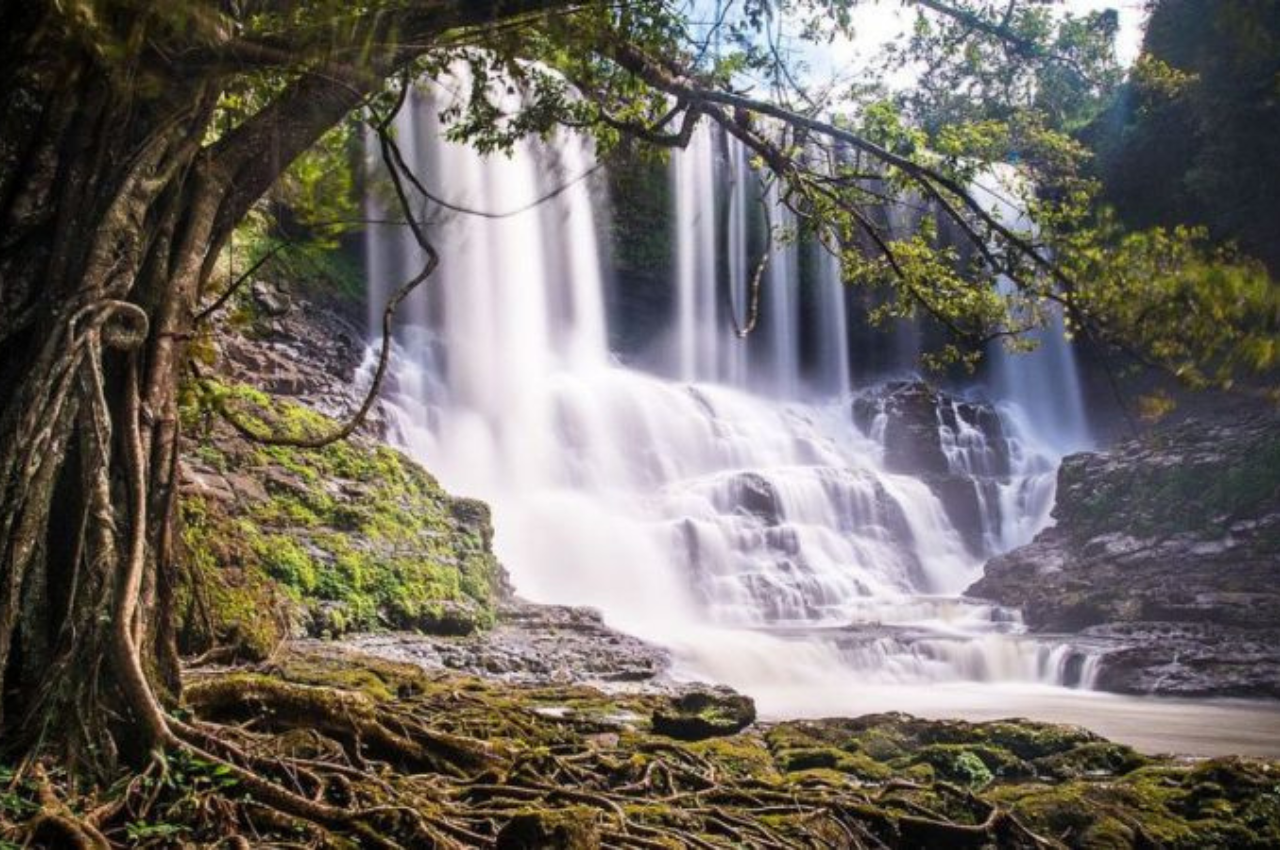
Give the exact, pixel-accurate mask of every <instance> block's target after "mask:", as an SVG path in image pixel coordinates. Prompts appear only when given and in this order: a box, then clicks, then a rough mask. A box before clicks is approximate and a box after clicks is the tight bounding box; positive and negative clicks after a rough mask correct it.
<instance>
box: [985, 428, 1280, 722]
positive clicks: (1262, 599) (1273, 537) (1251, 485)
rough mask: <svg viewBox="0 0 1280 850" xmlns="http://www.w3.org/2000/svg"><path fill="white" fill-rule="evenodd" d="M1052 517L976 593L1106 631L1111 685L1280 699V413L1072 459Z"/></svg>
mask: <svg viewBox="0 0 1280 850" xmlns="http://www.w3.org/2000/svg"><path fill="white" fill-rule="evenodd" d="M1054 518H1055V519H1056V521H1057V522H1056V525H1055V526H1053V527H1051V528H1049V529H1046V530H1045V531H1044V532H1042V533H1041V534H1040V535H1039V536H1038V537H1037V538H1036V539H1035V540H1034V541H1033V542H1032V543H1031V544H1030V545H1028V546H1025V547H1022V548H1020V549H1016V550H1014V551H1012V552H1009V553H1007V554H1005V555H1003V556H1001V557H998V558H995V559H993V560H991V561H990V562H989V563H988V564H987V566H986V569H985V575H984V577H983V578H982V579H981V580H980V581H978V582H977V583H976V584H974V585H973V586H972V587H971V588H969V590H968V593H969V595H971V596H977V597H981V598H985V599H991V600H994V601H997V602H999V603H1001V604H1004V605H1011V606H1016V607H1019V608H1021V609H1022V611H1023V616H1024V618H1025V620H1026V622H1027V623H1028V625H1030V626H1031V627H1032V628H1033V629H1035V630H1038V631H1049V632H1077V633H1082V634H1084V635H1087V636H1092V637H1095V638H1097V639H1098V640H1099V642H1100V644H1102V645H1103V646H1105V647H1108V650H1107V653H1106V655H1105V656H1104V658H1103V661H1102V666H1101V670H1100V673H1099V678H1098V685H1099V687H1102V688H1105V689H1108V690H1118V691H1128V692H1160V693H1171V694H1184V695H1193V694H1196V695H1199V694H1236V695H1255V694H1258V695H1269V696H1278V697H1280V418H1278V417H1277V416H1275V415H1273V414H1255V415H1253V416H1250V417H1245V418H1242V419H1240V420H1237V421H1234V422H1230V423H1219V424H1207V423H1203V422H1199V423H1197V422H1188V423H1184V424H1182V425H1179V426H1177V427H1174V428H1170V429H1167V430H1163V431H1157V432H1155V433H1152V434H1150V435H1147V436H1144V437H1142V438H1139V439H1133V440H1129V441H1126V442H1123V443H1120V444H1119V445H1117V446H1116V447H1115V448H1113V449H1112V450H1111V451H1109V452H1106V453H1104V454H1078V455H1073V456H1071V457H1069V458H1067V459H1066V460H1065V461H1064V462H1063V464H1062V467H1061V470H1060V471H1059V475H1058V496H1057V507H1056V508H1055V510H1054Z"/></svg>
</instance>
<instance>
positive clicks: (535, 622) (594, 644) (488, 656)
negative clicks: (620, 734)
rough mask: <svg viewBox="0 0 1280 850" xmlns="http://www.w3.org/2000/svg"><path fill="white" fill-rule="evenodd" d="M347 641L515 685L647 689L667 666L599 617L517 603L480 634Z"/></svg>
mask: <svg viewBox="0 0 1280 850" xmlns="http://www.w3.org/2000/svg"><path fill="white" fill-rule="evenodd" d="M348 643H349V645H351V646H352V647H354V648H356V649H359V650H360V651H362V652H368V653H371V654H374V655H378V656H380V657H383V658H389V659H392V660H396V661H408V662H411V663H414V664H418V665H421V666H423V667H427V668H432V669H439V668H448V669H450V670H457V671H461V672H467V673H474V674H477V675H490V676H496V677H498V678H500V679H502V680H504V681H508V682H511V683H513V684H545V683H548V682H552V681H557V682H558V681H574V682H598V683H604V682H609V683H628V684H645V683H653V682H655V681H656V680H658V679H659V678H660V677H661V676H662V674H663V673H664V672H665V670H666V669H667V667H668V665H669V663H670V662H669V658H668V655H667V653H666V651H665V650H662V649H659V648H658V647H655V646H652V645H650V644H647V643H645V642H644V641H642V640H640V639H639V638H635V637H632V636H631V635H625V634H622V633H621V632H615V631H613V630H612V629H610V628H609V627H608V626H606V625H605V624H604V621H603V619H601V617H600V614H599V612H597V611H593V610H591V609H589V608H571V607H568V606H561V605H534V604H531V603H527V602H523V601H519V600H510V601H508V602H507V603H506V604H505V605H503V606H502V607H501V608H500V609H499V610H498V622H497V625H495V626H494V627H493V628H492V629H488V630H485V631H478V632H475V633H472V634H468V635H427V634H418V633H403V634H394V635H369V636H360V637H356V638H353V639H351V640H350V641H348Z"/></svg>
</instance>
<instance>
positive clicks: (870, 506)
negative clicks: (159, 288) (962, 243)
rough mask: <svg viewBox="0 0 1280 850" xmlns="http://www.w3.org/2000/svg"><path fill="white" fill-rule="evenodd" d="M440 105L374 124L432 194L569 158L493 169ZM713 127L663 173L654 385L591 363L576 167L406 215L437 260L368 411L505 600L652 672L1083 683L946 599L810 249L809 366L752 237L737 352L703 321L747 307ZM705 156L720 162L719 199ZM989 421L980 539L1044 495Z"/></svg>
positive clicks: (953, 550)
mask: <svg viewBox="0 0 1280 850" xmlns="http://www.w3.org/2000/svg"><path fill="white" fill-rule="evenodd" d="M444 97H447V95H445V94H441V93H433V95H432V98H433V99H435V100H434V102H433V100H432V99H427V98H419V97H416V96H415V99H414V101H413V102H412V103H411V104H410V105H409V106H408V107H406V110H405V111H404V114H403V115H402V117H401V119H400V120H401V125H400V127H399V128H398V132H399V133H400V135H401V140H402V141H401V144H402V146H403V147H404V150H405V154H406V157H407V158H408V159H409V164H410V166H411V167H413V168H414V169H415V171H416V172H417V173H418V174H420V175H423V176H424V178H425V182H426V183H427V184H428V185H429V186H430V187H431V188H432V189H433V194H437V195H438V196H443V197H445V198H447V199H448V200H449V201H450V204H451V205H452V206H459V207H467V208H474V209H479V210H483V211H487V212H489V213H499V214H500V213H503V212H504V211H515V210H518V209H520V208H522V207H523V206H525V205H527V204H529V202H530V201H531V200H532V199H535V198H538V197H540V196H543V195H546V194H548V192H549V191H550V190H552V189H554V188H556V187H558V186H562V185H564V184H566V183H569V182H570V181H574V179H575V178H576V177H578V176H579V175H581V174H582V173H584V172H585V171H586V170H587V169H588V168H589V167H590V164H591V157H590V152H589V150H588V149H587V147H586V146H585V145H584V144H583V142H582V141H581V140H579V139H577V138H575V137H573V136H571V135H562V136H560V137H559V138H557V139H555V140H554V143H553V144H541V143H533V142H526V143H522V144H521V145H519V146H517V149H516V150H515V151H514V153H513V155H512V156H510V157H509V158H508V157H503V156H494V157H481V156H479V155H477V154H475V153H474V152H472V151H471V150H470V149H468V148H465V147H463V146H459V145H455V144H452V143H449V142H446V141H444V140H443V138H442V136H441V133H440V132H439V128H438V126H436V118H435V112H436V110H438V109H439V108H440V102H441V101H440V100H439V98H444ZM410 135H412V138H413V142H412V144H410V143H409V139H408V137H409V136H410ZM714 142H715V139H713V137H712V135H711V134H710V132H709V131H706V130H700V131H699V132H698V133H695V135H694V141H693V143H692V144H691V146H690V148H689V150H687V151H684V152H681V153H678V154H677V155H676V156H675V157H674V164H673V166H672V172H673V173H672V181H673V187H674V189H675V192H674V206H675V211H674V212H675V216H676V222H675V228H674V232H675V233H676V234H677V239H676V245H675V246H674V250H675V252H676V263H675V267H676V274H677V281H676V282H675V288H676V293H677V298H676V305H677V312H676V316H675V318H674V322H673V323H674V328H673V333H672V334H671V335H670V337H669V339H670V343H669V344H670V345H671V346H672V348H673V351H672V352H671V353H670V354H671V356H669V357H668V358H667V360H666V362H668V363H674V364H676V365H677V368H676V370H675V371H676V374H677V375H679V376H680V380H672V379H670V378H664V377H659V376H656V375H653V374H649V373H646V372H642V371H639V370H635V369H629V368H624V367H622V366H619V365H617V364H616V363H614V362H613V361H612V359H611V356H610V352H609V350H608V348H607V344H606V338H607V335H606V320H605V311H604V307H603V302H604V299H603V296H602V293H603V289H604V284H603V279H604V278H603V275H602V273H601V268H600V264H601V263H600V251H599V249H598V246H597V236H596V235H597V233H598V232H599V228H598V227H597V223H596V221H595V219H594V215H595V209H596V205H594V204H593V203H592V199H591V193H590V188H589V184H588V183H587V182H586V181H578V182H573V183H572V185H570V186H569V188H567V189H566V190H564V191H562V192H559V193H558V194H556V195H555V197H554V198H553V199H551V200H549V201H547V202H546V203H544V204H541V205H539V206H537V207H535V208H532V209H527V210H525V211H523V212H519V213H517V214H514V215H505V216H499V217H493V216H492V215H491V216H488V217H485V216H476V215H466V214H457V213H450V212H448V211H447V210H442V209H440V208H438V207H436V206H435V205H432V204H427V205H426V207H425V210H424V211H425V212H426V213H427V214H428V216H429V217H431V218H432V220H433V221H435V225H434V235H435V239H436V244H438V245H439V246H440V247H441V258H442V259H441V265H440V269H439V272H438V278H437V279H436V280H435V281H434V282H433V289H432V293H433V294H432V298H433V299H434V301H435V303H433V305H432V309H431V310H430V311H429V313H430V315H429V316H428V314H427V311H416V312H415V313H414V314H413V315H412V317H411V321H412V322H413V323H414V324H416V325H417V327H411V328H405V329H404V330H403V332H402V333H401V335H400V339H399V350H398V353H397V358H396V365H395V373H394V379H395V380H394V382H393V385H392V386H391V387H390V388H389V390H390V394H389V401H390V408H391V411H392V414H393V417H394V425H395V429H396V431H397V432H398V435H399V437H400V439H401V440H402V441H403V442H404V444H405V446H406V447H407V448H408V450H409V451H411V452H412V453H413V454H415V455H416V456H418V457H419V458H420V459H421V460H422V461H423V462H424V463H425V464H426V465H427V466H428V467H429V468H430V469H432V470H433V471H434V472H435V473H437V474H438V475H439V476H440V478H441V479H442V481H444V482H445V484H446V485H447V486H449V487H450V488H451V489H453V490H455V491H457V492H461V493H464V494H468V495H474V496H478V497H480V498H483V499H485V500H487V501H488V502H490V504H491V505H492V507H493V513H494V517H495V526H496V540H495V546H496V549H497V552H498V555H499V557H500V558H501V559H502V560H503V562H504V563H505V564H506V566H507V568H508V569H509V571H510V572H511V574H512V578H513V580H514V583H515V585H516V588H517V589H518V591H519V592H520V593H521V594H522V595H525V596H526V597H528V598H531V599H533V600H535V601H546V602H560V603H571V604H587V605H592V606H595V607H598V608H600V609H602V610H603V612H604V613H605V615H606V617H607V619H609V621H610V622H611V623H612V624H614V625H615V626H617V627H619V628H623V629H625V630H629V631H633V632H635V633H637V634H639V635H641V636H643V637H647V638H650V639H652V640H655V641H657V642H660V643H664V644H666V645H668V646H670V647H672V649H673V652H674V656H675V660H676V664H677V672H681V673H687V674H689V675H696V676H699V677H703V678H711V679H716V680H720V681H725V682H727V683H729V684H733V685H735V686H738V687H742V688H744V689H745V690H747V691H749V692H750V691H752V690H753V688H755V687H756V686H765V685H774V684H778V683H784V684H795V685H797V686H800V685H802V684H803V683H805V682H816V681H819V680H823V681H831V678H832V677H833V676H836V677H838V676H839V673H838V672H835V671H839V670H845V671H849V675H850V677H851V678H853V677H856V680H857V681H860V682H868V681H879V682H903V681H905V682H937V681H958V680H1006V679H1012V680H1020V681H1026V682H1046V683H1064V682H1066V683H1074V684H1085V685H1087V684H1088V682H1087V676H1086V675H1084V672H1083V666H1084V665H1083V662H1082V656H1081V654H1080V653H1079V652H1078V651H1076V650H1073V649H1071V648H1068V647H1063V646H1061V645H1054V644H1051V643H1042V642H1038V641H1034V640H1031V639H1029V638H1025V637H1019V636H1018V635H1017V634H1016V633H1017V631H1018V628H1019V627H1018V623H1017V619H1016V617H1015V616H1013V615H1012V614H1011V612H1007V611H1001V610H998V609H993V608H991V607H989V606H984V605H980V604H977V603H973V602H964V601H961V600H959V599H958V598H956V597H955V594H957V593H958V592H959V591H961V590H962V589H963V588H964V587H965V586H967V584H968V583H970V582H971V581H972V580H973V579H974V578H976V577H977V575H978V574H979V572H980V563H981V555H980V554H975V553H974V552H973V551H972V547H971V546H970V545H967V544H966V541H965V540H964V538H963V536H962V534H961V533H960V532H959V531H958V530H957V528H956V527H955V525H954V523H953V522H952V520H951V518H950V517H949V515H948V512H947V509H946V507H945V506H944V504H943V502H942V501H941V500H940V499H939V497H938V496H937V495H936V494H935V493H934V492H933V491H932V490H931V488H930V486H929V485H928V484H927V483H926V482H925V481H923V480H922V479H920V478H918V477H914V476H912V475H910V474H903V473H895V472H891V471H889V469H888V468H887V467H886V465H885V460H884V453H885V445H884V436H885V427H884V426H883V423H882V425H881V427H880V428H879V432H878V433H877V431H876V429H875V428H871V429H869V433H864V432H863V431H862V430H861V429H859V428H858V427H857V426H856V425H855V424H854V422H853V419H852V417H851V416H850V412H849V408H848V401H847V399H848V396H847V392H848V391H849V389H850V379H849V365H848V361H847V360H846V359H845V358H843V357H828V356H827V355H830V354H831V353H832V352H835V351H836V350H839V351H841V352H847V351H848V341H847V337H848V334H849V327H848V325H847V322H846V321H845V316H844V306H845V301H844V296H843V293H842V292H841V291H840V289H839V288H838V287H836V286H835V285H834V284H835V283H836V282H837V281H838V278H839V269H838V267H836V266H835V264H834V258H831V257H830V256H829V255H827V259H821V258H819V259H818V261H817V263H816V265H817V267H818V269H819V272H818V278H819V283H820V284H821V286H820V287H819V291H820V294H819V295H817V298H818V299H819V304H820V315H821V317H822V323H821V324H820V326H819V327H818V328H817V330H816V331H815V333H816V334H817V335H818V337H819V344H818V347H817V348H818V351H820V352H823V353H824V355H823V358H822V360H823V364H824V365H822V366H821V367H820V368H818V369H816V370H810V371H811V372H813V374H809V375H804V376H802V370H801V352H802V351H803V350H804V348H803V346H804V340H803V339H802V334H801V323H800V319H799V317H800V315H801V310H800V298H801V294H800V288H799V286H798V266H799V263H798V260H797V257H798V256H799V251H800V250H801V247H802V246H800V245H795V244H792V245H787V246H781V247H779V246H775V248H774V252H775V256H774V258H773V259H772V261H771V263H770V269H771V272H770V274H769V275H768V279H767V281H766V283H765V285H766V286H767V291H766V292H765V293H764V309H766V310H768V311H769V313H768V314H767V315H766V316H765V317H764V318H763V320H762V326H767V327H768V332H767V337H766V339H765V340H764V343H765V344H764V350H763V351H756V350H754V349H752V351H751V358H750V359H748V358H747V355H746V354H745V353H744V352H745V350H746V349H745V346H746V345H747V344H748V343H745V342H743V341H741V340H738V339H736V338H735V337H734V336H733V334H732V333H731V331H730V330H729V327H728V326H729V323H728V322H727V321H726V317H725V316H724V314H723V310H724V306H723V305H724V304H725V303H728V304H732V305H733V307H734V309H735V310H738V311H740V312H739V313H738V315H739V316H740V317H741V316H743V315H745V312H746V308H747V305H746V300H747V299H746V296H747V293H746V288H747V278H748V276H749V274H748V272H747V268H748V267H749V265H751V264H750V263H748V262H747V261H746V260H744V259H743V257H742V254H743V253H744V252H745V248H746V243H747V242H748V241H749V240H748V237H747V231H748V228H749V226H750V223H749V216H748V214H747V210H746V209H745V207H746V190H745V188H744V185H745V183H746V178H747V175H746V164H745V157H744V156H743V154H742V152H741V150H740V149H736V148H735V147H734V146H732V145H729V146H727V147H723V146H722V147H721V148H720V149H717V146H716V145H715V144H714ZM722 158H723V159H722ZM726 162H727V168H726ZM717 163H719V164H717ZM717 168H721V169H725V170H727V173H729V174H730V175H731V177H732V179H731V180H730V181H729V189H728V191H727V193H725V194H727V201H726V200H724V195H721V197H720V199H719V200H718V199H717V191H718V187H717V184H716V181H715V179H714V176H715V174H716V172H717ZM735 181H736V182H735ZM722 185H723V184H722ZM371 203H373V202H372V201H371ZM717 203H727V204H728V215H727V216H725V221H727V222H728V227H729V230H730V232H729V234H728V235H729V239H728V240H727V244H729V245H730V246H731V247H732V248H733V251H734V252H736V256H734V257H733V258H731V259H730V260H729V261H728V263H729V264H728V268H727V269H726V270H725V272H726V274H725V275H724V276H723V277H721V276H720V270H719V269H718V268H717V260H716V242H717V240H716V230H715V227H716V225H715V222H716V221H717V218H716V216H715V210H716V204H717ZM766 203H769V204H771V210H770V218H772V219H773V223H774V224H775V226H779V225H780V226H782V227H787V226H789V222H788V220H787V218H786V214H785V213H784V211H783V210H782V208H781V205H778V204H777V203H776V199H768V198H766ZM406 238H407V234H404V233H397V232H391V233H382V234H378V233H376V232H375V233H372V234H371V235H370V237H369V243H368V246H367V248H368V252H369V258H370V259H369V271H370V277H371V281H372V285H371V293H370V297H371V301H372V302H373V306H374V309H375V310H376V309H377V308H378V306H379V305H380V303H381V302H382V301H385V298H386V297H387V293H386V290H385V287H386V285H387V282H388V281H390V280H391V278H392V274H393V272H395V271H403V270H404V268H405V267H407V266H409V265H410V264H411V259H410V258H412V256H413V251H412V250H410V249H408V248H406V247H405V242H406ZM719 281H725V282H726V283H725V284H724V285H727V286H728V287H729V290H728V295H729V296H730V297H729V298H727V299H724V300H723V301H721V300H718V298H719V296H718V295H717V292H720V291H722V290H720V289H719V287H720V286H721V285H722V284H721V283H720V282H719ZM759 344H761V343H760V342H758V341H757V340H756V339H755V337H752V338H750V345H752V346H756V345H759ZM841 364H843V365H841ZM757 367H760V368H757ZM802 384H803V391H802ZM939 417H940V418H939V427H940V428H943V429H949V434H950V435H949V436H947V437H946V438H945V439H944V442H946V444H947V445H948V447H949V448H948V458H947V463H948V464H949V465H950V468H951V470H952V471H953V472H954V473H955V474H956V475H958V476H967V475H970V474H971V473H974V472H978V471H987V470H985V469H984V470H979V469H978V467H979V466H980V465H981V464H983V463H989V462H990V459H989V458H988V457H987V456H988V455H989V454H991V452H992V451H993V448H992V447H990V446H988V445H985V444H983V443H982V442H981V440H980V439H978V437H981V436H982V435H981V434H979V435H978V436H977V437H975V436H974V434H972V433H970V432H969V431H967V430H966V429H965V427H963V426H964V424H965V423H967V422H968V420H967V419H964V418H963V417H962V416H955V417H952V421H950V423H949V424H948V422H946V421H944V419H945V417H944V416H943V414H941V413H940V414H939ZM1003 433H1004V439H1005V440H1006V441H1007V443H1008V444H1009V445H1011V446H1014V447H1015V448H1016V451H1015V452H1013V453H1011V454H1008V455H1007V456H1008V457H1010V458H1014V459H1013V460H1008V461H1005V462H1006V463H1008V464H1009V465H1010V468H1009V469H1007V470H1004V473H1005V474H1003V475H1002V476H999V478H1000V482H999V486H997V487H996V488H995V490H994V491H993V492H991V493H987V494H984V496H983V498H986V499H988V500H989V501H994V502H995V503H1000V507H999V509H996V508H994V507H993V508H992V509H990V510H985V509H984V510H985V513H984V516H985V517H986V518H985V519H984V522H986V523H988V524H989V525H990V528H989V529H987V530H986V532H985V537H984V540H985V543H984V547H985V548H986V549H987V550H988V551H997V550H999V549H1000V548H1003V547H1006V546H1008V545H1010V544H1011V543H1014V542H1022V541H1025V540H1026V539H1029V535H1030V534H1031V533H1032V532H1034V531H1035V530H1036V529H1037V528H1038V527H1039V526H1040V525H1042V524H1043V522H1044V520H1045V517H1044V513H1043V512H1044V511H1047V507H1046V506H1045V504H1043V503H1044V502H1045V501H1046V500H1045V499H1044V493H1043V487H1041V489H1040V491H1039V496H1035V494H1032V495H1031V496H1028V490H1035V486H1036V485H1033V484H1032V483H1031V482H1032V481H1039V482H1041V483H1042V482H1043V481H1044V480H1046V479H1047V480H1048V481H1049V482H1052V474H1047V475H1046V473H1051V472H1052V469H1053V464H1052V462H1051V460H1050V459H1047V458H1046V457H1045V456H1043V455H1042V454H1040V453H1038V452H1036V451H1035V450H1034V449H1032V448H1031V447H1030V446H1028V445H1026V444H1025V441H1022V440H1020V438H1019V432H1018V430H1017V423H1016V422H1013V421H1011V420H1010V421H1008V422H1006V423H1005V431H1004V432H1003ZM947 441H949V442H947ZM1018 452H1021V453H1022V454H1018ZM1002 456H1004V455H1002ZM974 480H975V481H976V480H977V479H976V478H975V479H974ZM1001 488H1004V489H1001ZM1006 490H1007V491H1008V493H1012V494H1013V495H1008V494H1007V493H1006ZM1051 495H1052V491H1051V489H1050V490H1049V498H1050V500H1051ZM1036 499H1039V500H1040V501H1039V502H1036ZM1020 500H1021V501H1020ZM1033 502H1034V503H1036V507H1035V509H1034V510H1033V511H1032V510H1028V509H1027V508H1026V505H1027V504H1031V503H1033ZM1020 504H1021V505H1022V506H1021V507H1020V506H1019V505H1020ZM1019 523H1021V525H1019ZM982 554H985V553H982Z"/></svg>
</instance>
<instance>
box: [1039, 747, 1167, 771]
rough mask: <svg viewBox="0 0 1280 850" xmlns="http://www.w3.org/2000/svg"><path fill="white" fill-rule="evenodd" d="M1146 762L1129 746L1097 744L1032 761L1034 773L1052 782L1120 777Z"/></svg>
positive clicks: (1146, 762) (1147, 762)
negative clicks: (1055, 780)
mask: <svg viewBox="0 0 1280 850" xmlns="http://www.w3.org/2000/svg"><path fill="white" fill-rule="evenodd" d="M1150 761H1151V760H1150V759H1149V758H1147V757H1146V756H1143V755H1141V754H1140V753H1138V752H1135V751H1134V749H1133V748H1132V747H1126V746H1125V745H1123V744H1113V743H1111V742H1110V741H1097V742H1093V743H1088V744H1082V745H1081V746H1078V747H1075V748H1073V749H1070V750H1067V751H1066V752H1062V753H1055V754H1053V755H1050V756H1045V757H1043V758H1040V759H1037V760H1036V761H1035V762H1033V765H1034V767H1035V770H1036V772H1037V773H1039V774H1041V775H1044V776H1049V777H1052V778H1055V779H1074V778H1077V777H1081V776H1089V775H1121V774H1125V773H1129V772H1130V771H1133V770H1137V769H1138V768H1139V767H1142V766H1143V765H1146V764H1149V763H1150Z"/></svg>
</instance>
